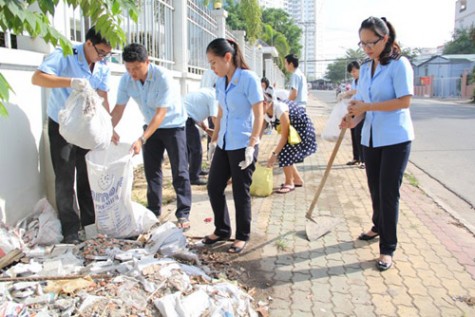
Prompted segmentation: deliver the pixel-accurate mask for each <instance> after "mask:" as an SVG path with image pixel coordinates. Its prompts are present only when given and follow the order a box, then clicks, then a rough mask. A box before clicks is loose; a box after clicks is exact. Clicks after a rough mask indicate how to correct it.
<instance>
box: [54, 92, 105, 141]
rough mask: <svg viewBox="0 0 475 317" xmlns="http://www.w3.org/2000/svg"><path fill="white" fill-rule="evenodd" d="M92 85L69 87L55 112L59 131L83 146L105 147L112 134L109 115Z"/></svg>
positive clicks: (66, 137) (68, 139) (66, 138)
mask: <svg viewBox="0 0 475 317" xmlns="http://www.w3.org/2000/svg"><path fill="white" fill-rule="evenodd" d="M102 102H103V99H102V98H101V97H99V95H98V94H97V93H96V91H95V90H94V89H92V88H89V89H84V90H75V89H74V90H73V91H72V93H71V95H70V96H69V98H68V99H67V100H66V105H65V108H64V109H62V110H61V111H60V112H59V120H58V121H59V133H60V134H61V135H62V136H63V138H64V139H65V140H66V141H68V142H69V143H71V144H74V145H77V146H79V147H81V148H83V149H88V150H92V149H105V148H107V147H108V146H109V144H110V142H111V138H112V121H111V116H110V115H109V113H108V112H107V110H106V109H105V108H104V106H103V105H102Z"/></svg>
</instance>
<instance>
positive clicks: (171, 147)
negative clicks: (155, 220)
mask: <svg viewBox="0 0 475 317" xmlns="http://www.w3.org/2000/svg"><path fill="white" fill-rule="evenodd" d="M165 150H167V154H168V158H169V159H170V165H171V168H172V177H173V188H174V189H175V193H176V199H177V209H176V212H175V215H176V217H177V218H182V217H185V218H188V216H189V214H190V209H191V186H190V178H189V175H188V153H187V150H186V134H185V128H173V129H157V130H156V131H155V132H154V133H153V134H152V136H151V137H150V138H149V139H148V140H147V143H146V144H145V145H144V146H143V148H142V151H143V161H144V169H145V178H146V179H147V202H148V206H147V207H148V209H150V210H151V211H153V213H154V214H155V215H157V216H160V214H161V208H162V186H163V174H162V162H163V153H164V151H165Z"/></svg>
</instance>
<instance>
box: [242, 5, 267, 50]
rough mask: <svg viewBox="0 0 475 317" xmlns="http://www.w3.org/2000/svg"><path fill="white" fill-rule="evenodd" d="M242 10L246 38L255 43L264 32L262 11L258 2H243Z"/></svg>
mask: <svg viewBox="0 0 475 317" xmlns="http://www.w3.org/2000/svg"><path fill="white" fill-rule="evenodd" d="M240 3H241V10H242V13H243V15H244V23H245V25H246V28H245V30H246V36H247V39H248V41H249V42H251V43H254V42H255V41H256V40H257V38H258V37H259V35H260V34H261V30H262V20H261V17H262V11H261V7H260V6H259V2H258V1H257V0H241V2H240Z"/></svg>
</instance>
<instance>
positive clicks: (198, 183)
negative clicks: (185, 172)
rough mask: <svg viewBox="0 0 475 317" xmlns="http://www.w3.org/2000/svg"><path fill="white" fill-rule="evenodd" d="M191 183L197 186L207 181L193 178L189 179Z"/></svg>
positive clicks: (205, 183)
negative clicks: (193, 179)
mask: <svg viewBox="0 0 475 317" xmlns="http://www.w3.org/2000/svg"><path fill="white" fill-rule="evenodd" d="M190 183H191V185H198V186H203V185H207V184H208V182H207V181H205V180H203V179H198V180H195V181H190Z"/></svg>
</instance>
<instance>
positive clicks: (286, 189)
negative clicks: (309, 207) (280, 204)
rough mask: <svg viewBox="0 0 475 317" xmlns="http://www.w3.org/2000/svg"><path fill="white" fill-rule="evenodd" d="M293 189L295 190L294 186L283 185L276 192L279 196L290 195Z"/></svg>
mask: <svg viewBox="0 0 475 317" xmlns="http://www.w3.org/2000/svg"><path fill="white" fill-rule="evenodd" d="M294 189H295V186H291V185H285V184H284V185H282V186H280V188H279V189H278V190H277V191H276V192H277V193H279V194H287V193H290V192H291V191H293V190H294Z"/></svg>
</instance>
